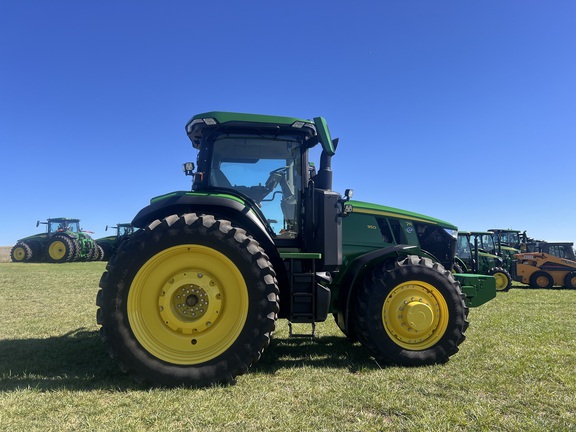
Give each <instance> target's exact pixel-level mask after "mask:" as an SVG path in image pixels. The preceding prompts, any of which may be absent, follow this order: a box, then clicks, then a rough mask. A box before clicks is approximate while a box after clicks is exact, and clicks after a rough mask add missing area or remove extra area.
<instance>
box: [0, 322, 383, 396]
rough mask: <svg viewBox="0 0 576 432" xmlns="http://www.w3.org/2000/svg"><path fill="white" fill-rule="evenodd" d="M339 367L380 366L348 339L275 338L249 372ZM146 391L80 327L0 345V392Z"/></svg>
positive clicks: (96, 337)
mask: <svg viewBox="0 0 576 432" xmlns="http://www.w3.org/2000/svg"><path fill="white" fill-rule="evenodd" d="M298 367H314V368H337V369H345V370H348V371H349V372H352V373H353V372H356V371H359V370H366V369H368V370H371V369H378V368H380V367H385V365H378V364H377V363H376V362H375V361H374V360H373V359H372V358H371V357H370V356H369V354H368V353H367V351H366V350H365V349H364V348H362V347H361V346H360V345H359V344H357V343H356V344H353V343H351V342H350V341H349V340H348V339H347V338H346V337H344V336H342V337H335V336H322V337H319V338H318V337H315V338H309V337H307V338H289V337H285V338H274V339H272V341H271V343H270V346H268V348H267V349H266V350H265V352H264V354H263V356H262V358H261V359H260V361H259V362H258V363H256V364H255V365H253V366H252V368H251V369H250V373H261V374H274V373H275V372H276V371H278V370H280V369H283V368H298ZM27 388H32V389H37V390H41V391H50V390H58V389H68V390H85V391H90V390H108V391H124V390H136V391H137V390H147V389H149V388H150V387H149V386H146V385H141V384H138V383H136V382H134V381H133V380H132V378H131V377H129V376H128V375H126V374H124V373H122V372H121V371H120V369H119V367H118V365H117V364H116V362H115V361H114V360H112V359H111V358H110V357H109V356H108V354H107V353H106V348H105V346H104V344H103V343H102V341H101V339H100V335H99V334H98V332H97V331H89V330H87V329H85V328H79V329H76V330H73V331H70V332H68V333H66V334H64V335H62V336H53V337H49V338H45V339H13V340H0V391H13V390H21V389H27Z"/></svg>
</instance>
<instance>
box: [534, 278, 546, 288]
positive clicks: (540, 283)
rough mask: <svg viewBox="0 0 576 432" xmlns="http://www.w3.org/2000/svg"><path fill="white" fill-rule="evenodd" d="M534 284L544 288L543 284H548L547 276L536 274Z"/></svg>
mask: <svg viewBox="0 0 576 432" xmlns="http://www.w3.org/2000/svg"><path fill="white" fill-rule="evenodd" d="M536 285H537V286H538V288H544V287H545V286H548V278H547V277H546V276H538V277H537V278H536Z"/></svg>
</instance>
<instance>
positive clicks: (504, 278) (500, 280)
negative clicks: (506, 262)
mask: <svg viewBox="0 0 576 432" xmlns="http://www.w3.org/2000/svg"><path fill="white" fill-rule="evenodd" d="M488 274H489V275H490V276H494V278H495V279H496V291H499V292H506V291H509V290H510V288H511V287H512V276H511V275H510V273H509V272H508V270H506V269H503V268H502V267H494V268H491V269H490V271H489V272H488Z"/></svg>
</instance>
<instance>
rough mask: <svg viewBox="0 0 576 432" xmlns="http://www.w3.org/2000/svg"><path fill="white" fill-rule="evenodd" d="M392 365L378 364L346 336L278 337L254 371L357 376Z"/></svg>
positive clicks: (254, 367) (253, 368)
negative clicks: (333, 372)
mask: <svg viewBox="0 0 576 432" xmlns="http://www.w3.org/2000/svg"><path fill="white" fill-rule="evenodd" d="M388 366H390V365H387V364H378V363H376V361H375V360H374V359H373V358H372V357H370V354H369V353H368V351H366V349H365V348H363V347H362V346H361V345H360V344H359V343H353V342H352V341H350V340H349V339H347V338H346V337H345V336H342V337H338V336H321V337H314V338H312V337H284V338H277V337H275V338H273V339H272V341H271V342H270V345H269V346H268V348H267V349H266V351H264V354H263V355H262V358H261V359H260V361H259V362H258V363H256V364H255V365H254V366H253V367H252V368H251V371H254V372H258V373H269V374H273V373H275V372H276V371H278V370H280V369H287V368H297V367H307V368H326V369H345V370H347V371H348V372H350V373H355V372H358V371H361V370H375V369H383V368H386V367H388Z"/></svg>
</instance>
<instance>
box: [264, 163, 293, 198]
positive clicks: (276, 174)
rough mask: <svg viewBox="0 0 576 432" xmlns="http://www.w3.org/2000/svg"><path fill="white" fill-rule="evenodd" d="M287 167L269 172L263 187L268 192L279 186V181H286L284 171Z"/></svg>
mask: <svg viewBox="0 0 576 432" xmlns="http://www.w3.org/2000/svg"><path fill="white" fill-rule="evenodd" d="M287 169H288V168H287V167H281V168H276V169H275V170H272V171H270V175H269V176H268V180H266V183H265V186H266V189H268V190H269V191H270V192H272V191H273V190H274V189H275V188H276V186H278V185H279V184H280V182H281V181H286V170H287Z"/></svg>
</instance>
